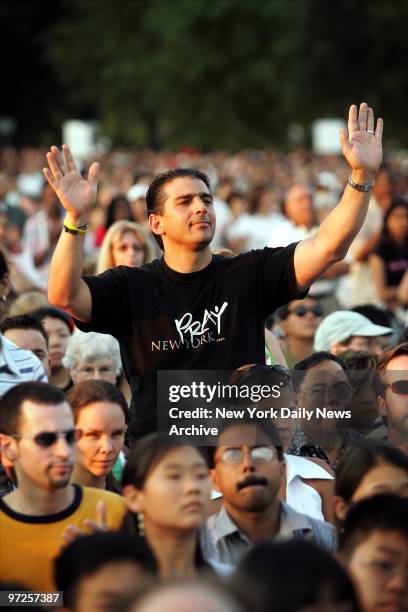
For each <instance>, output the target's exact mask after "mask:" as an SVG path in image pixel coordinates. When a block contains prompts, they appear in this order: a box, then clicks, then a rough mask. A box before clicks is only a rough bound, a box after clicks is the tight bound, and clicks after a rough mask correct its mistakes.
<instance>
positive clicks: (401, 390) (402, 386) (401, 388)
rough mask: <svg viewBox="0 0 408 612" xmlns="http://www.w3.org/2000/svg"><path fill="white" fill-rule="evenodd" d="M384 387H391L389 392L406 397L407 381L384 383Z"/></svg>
mask: <svg viewBox="0 0 408 612" xmlns="http://www.w3.org/2000/svg"><path fill="white" fill-rule="evenodd" d="M385 386H386V387H391V391H392V392H393V393H395V394H396V395H408V379H405V380H394V382H392V383H386V385H385Z"/></svg>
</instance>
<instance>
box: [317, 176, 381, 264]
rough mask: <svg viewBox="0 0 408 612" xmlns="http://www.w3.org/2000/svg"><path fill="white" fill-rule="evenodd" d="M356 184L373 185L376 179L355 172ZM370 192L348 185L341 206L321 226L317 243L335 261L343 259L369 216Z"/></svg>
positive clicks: (353, 177)
mask: <svg viewBox="0 0 408 612" xmlns="http://www.w3.org/2000/svg"><path fill="white" fill-rule="evenodd" d="M352 180H353V181H354V182H355V183H360V184H361V183H373V182H374V177H373V176H372V175H371V176H370V175H366V174H363V173H357V172H353V174H352ZM369 201H370V192H366V193H365V192H361V191H357V190H356V189H354V188H353V187H350V185H348V184H347V186H346V188H345V190H344V193H343V196H342V198H341V200H340V202H339V204H338V205H337V206H336V207H335V208H334V210H333V211H332V212H331V213H330V214H329V215H328V217H326V219H325V220H324V221H323V223H322V224H321V225H320V227H319V230H318V232H317V235H316V241H318V242H319V244H320V245H322V246H323V248H326V249H327V252H328V253H329V254H330V256H331V257H332V258H333V261H336V260H340V259H343V258H344V257H345V256H346V254H347V251H348V249H349V247H350V245H351V243H352V242H353V240H354V238H355V237H356V236H357V234H358V232H359V231H360V229H361V226H362V225H363V223H364V220H365V218H366V215H367V209H368V204H369Z"/></svg>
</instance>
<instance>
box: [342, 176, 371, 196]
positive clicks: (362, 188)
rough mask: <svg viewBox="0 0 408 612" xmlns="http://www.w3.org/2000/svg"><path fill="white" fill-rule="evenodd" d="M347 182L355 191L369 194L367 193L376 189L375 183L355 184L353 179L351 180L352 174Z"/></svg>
mask: <svg viewBox="0 0 408 612" xmlns="http://www.w3.org/2000/svg"><path fill="white" fill-rule="evenodd" d="M347 182H348V184H349V185H350V187H352V188H353V189H356V190H357V191H363V192H367V191H371V190H372V188H373V187H374V183H355V182H354V181H353V179H352V178H351V174H350V176H349V177H348V180H347Z"/></svg>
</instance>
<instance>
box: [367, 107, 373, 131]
mask: <svg viewBox="0 0 408 612" xmlns="http://www.w3.org/2000/svg"><path fill="white" fill-rule="evenodd" d="M367 132H374V111H373V109H372V108H371V106H369V107H368V109H367Z"/></svg>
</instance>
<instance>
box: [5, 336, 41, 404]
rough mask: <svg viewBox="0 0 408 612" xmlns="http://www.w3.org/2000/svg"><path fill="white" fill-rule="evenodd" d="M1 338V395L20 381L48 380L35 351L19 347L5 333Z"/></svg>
mask: <svg viewBox="0 0 408 612" xmlns="http://www.w3.org/2000/svg"><path fill="white" fill-rule="evenodd" d="M0 339H1V346H0V397H1V396H2V395H4V394H5V393H6V391H8V390H9V389H11V388H12V387H14V386H15V385H18V384H19V383H22V382H26V381H28V380H37V381H40V382H47V381H48V379H47V376H46V375H45V373H44V369H43V367H42V364H41V361H40V360H39V359H38V357H37V356H36V355H34V353H32V352H31V351H26V350H25V349H21V348H18V347H17V346H16V345H15V344H14V343H13V342H11V341H10V340H8V339H7V338H5V337H4V336H3V335H0Z"/></svg>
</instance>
